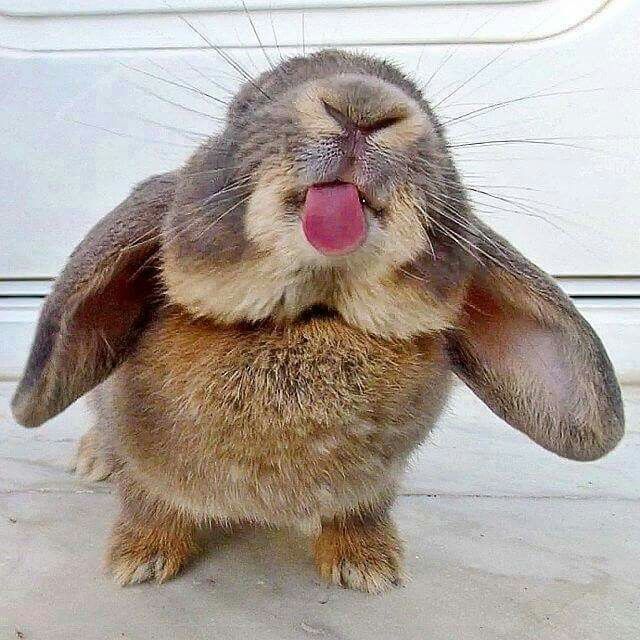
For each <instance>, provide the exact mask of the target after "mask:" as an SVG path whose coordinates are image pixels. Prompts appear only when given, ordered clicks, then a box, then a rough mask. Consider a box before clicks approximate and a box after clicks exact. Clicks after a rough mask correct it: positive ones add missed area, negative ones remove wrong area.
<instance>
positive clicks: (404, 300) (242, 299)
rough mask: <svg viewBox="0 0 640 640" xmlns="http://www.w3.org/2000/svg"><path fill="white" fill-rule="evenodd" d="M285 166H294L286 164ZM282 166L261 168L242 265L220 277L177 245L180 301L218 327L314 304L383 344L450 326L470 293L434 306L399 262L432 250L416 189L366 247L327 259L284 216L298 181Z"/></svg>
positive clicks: (396, 203)
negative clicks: (428, 248)
mask: <svg viewBox="0 0 640 640" xmlns="http://www.w3.org/2000/svg"><path fill="white" fill-rule="evenodd" d="M285 167H286V165H285ZM285 167H283V166H282V165H280V166H277V167H269V168H266V169H264V170H263V171H262V173H261V177H260V178H259V180H258V181H257V185H256V187H255V189H254V191H253V194H252V196H251V199H250V202H249V207H248V211H247V216H246V232H247V236H248V237H249V239H250V240H251V241H252V243H253V249H252V251H251V252H250V253H249V254H248V255H247V256H246V257H245V260H244V261H243V262H242V263H241V264H231V265H229V266H228V267H221V268H220V269H218V270H216V271H215V272H213V273H212V272H211V270H209V269H207V268H202V267H201V266H200V265H199V263H194V262H190V261H189V260H188V259H185V258H184V257H182V256H179V255H178V254H177V252H176V251H175V250H172V249H171V248H169V250H168V251H166V252H165V256H164V263H163V276H164V280H165V283H166V286H167V291H168V294H169V296H170V298H171V299H172V300H174V301H175V302H177V303H179V304H181V305H183V306H184V307H185V308H187V309H189V311H191V313H193V314H194V315H196V316H203V317H210V318H212V319H215V320H217V321H220V322H225V323H233V322H240V321H243V320H262V319H264V318H268V317H276V318H280V319H283V320H291V319H295V318H296V317H298V316H299V315H300V313H301V312H302V311H304V309H306V308H308V307H309V306H311V305H314V304H324V305H326V306H329V307H331V308H333V309H335V310H336V311H338V313H340V315H341V316H342V318H343V319H344V320H346V321H347V322H349V323H350V324H352V325H353V326H355V327H359V328H361V329H363V330H365V331H368V332H370V333H372V334H374V335H378V336H381V337H384V338H411V337H413V336H417V335H420V334H424V333H435V332H437V331H442V330H443V329H445V328H447V327H450V326H452V324H453V322H454V320H455V318H456V317H457V315H458V313H459V307H460V304H461V302H462V295H463V292H464V290H463V288H459V289H454V290H453V291H452V292H451V299H450V300H435V299H434V297H433V296H432V295H431V294H430V292H429V291H428V290H426V289H425V288H424V287H422V286H420V283H419V282H416V280H415V279H412V278H410V277H408V276H407V274H406V273H405V272H404V271H402V269H401V266H402V265H404V264H407V263H409V262H410V261H411V260H413V259H414V258H415V257H416V256H417V255H418V254H419V252H420V251H422V250H423V249H424V244H425V242H426V239H425V234H426V232H425V229H424V227H423V226H422V224H421V222H420V219H419V217H418V216H417V215H416V211H417V208H416V206H415V203H414V197H413V195H412V193H411V191H410V190H408V189H405V190H398V191H397V192H396V193H395V194H394V196H393V199H392V201H391V202H390V203H389V208H390V209H391V210H392V212H393V215H391V216H390V219H389V221H388V223H387V224H386V225H385V226H384V227H383V226H381V225H379V224H378V223H376V222H375V220H374V219H370V228H369V235H368V239H367V243H366V245H365V246H364V247H362V249H361V250H360V251H359V252H358V253H357V254H356V255H350V256H347V257H337V258H336V257H329V256H323V255H321V254H319V253H318V252H317V251H315V250H314V249H313V248H312V247H311V245H309V243H308V242H307V241H306V239H305V238H304V236H303V233H302V230H301V226H300V223H299V221H298V220H297V219H295V218H291V216H287V215H285V213H284V211H283V199H284V196H285V194H286V192H287V190H289V189H290V188H291V184H292V182H294V180H295V178H294V176H292V175H291V174H290V172H288V171H287V170H286V168H285Z"/></svg>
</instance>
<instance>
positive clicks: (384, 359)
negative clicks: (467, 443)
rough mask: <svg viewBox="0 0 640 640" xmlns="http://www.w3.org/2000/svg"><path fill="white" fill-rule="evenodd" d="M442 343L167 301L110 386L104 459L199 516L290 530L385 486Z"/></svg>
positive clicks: (415, 425) (440, 375)
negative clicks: (221, 320) (112, 458)
mask: <svg viewBox="0 0 640 640" xmlns="http://www.w3.org/2000/svg"><path fill="white" fill-rule="evenodd" d="M441 349H442V346H441V344H440V343H439V341H438V340H436V339H432V340H430V339H421V340H418V341H412V342H403V341H386V340H382V339H379V338H375V337H373V336H370V335H368V334H366V333H364V332H362V331H361V330H358V329H355V328H352V327H350V326H349V325H347V324H345V323H344V322H343V321H342V320H340V319H339V318H338V317H335V316H325V317H314V318H312V319H310V320H308V321H300V322H297V323H293V324H289V325H285V326H278V325H276V324H272V323H267V324H265V325H261V326H256V327H250V326H246V327H241V326H233V327H229V326H227V327H224V326H218V325H215V324H213V323H212V322H211V321H208V320H198V321H194V320H193V319H191V318H190V317H189V316H186V315H184V314H183V313H180V312H178V311H176V310H172V311H171V312H168V313H167V315H166V316H165V317H164V318H163V319H162V320H161V321H159V323H158V325H157V326H156V328H155V329H154V331H152V332H149V334H148V340H144V341H143V343H142V344H141V347H140V351H139V353H138V354H137V355H136V357H134V358H133V359H131V360H130V361H129V362H127V363H126V364H125V365H124V366H123V367H122V369H121V370H119V371H118V373H117V374H116V375H115V376H114V378H113V380H112V381H111V384H112V393H113V396H114V397H115V399H116V401H117V403H116V408H117V411H116V413H117V415H116V424H115V425H113V426H114V427H115V429H114V432H115V434H116V439H115V444H114V446H115V448H116V452H117V456H118V457H119V459H120V461H121V463H122V464H124V473H125V474H126V475H127V476H128V477H131V478H134V479H135V481H136V482H137V483H139V484H140V485H142V486H143V487H144V489H145V490H146V491H148V492H150V493H152V494H153V495H155V496H157V497H163V499H164V500H165V501H167V502H168V503H170V504H172V505H173V506H174V507H175V508H179V509H185V510H187V511H189V512H191V513H193V514H194V515H195V516H197V517H198V518H200V519H208V518H213V519H216V520H220V521H226V520H232V521H238V520H254V521H260V522H265V523H270V524H281V525H290V524H292V523H293V524H295V523H301V524H305V521H308V520H317V519H318V518H320V517H329V516H332V515H333V514H334V513H336V512H343V511H345V510H348V509H354V508H356V509H357V508H358V505H359V504H361V503H367V502H369V501H375V500H376V498H377V496H380V495H383V494H386V493H387V492H389V491H390V490H392V489H393V487H394V486H395V484H396V482H397V479H398V474H399V472H400V470H401V468H402V466H403V463H404V461H405V459H406V457H407V456H408V455H409V453H410V452H411V450H412V449H413V448H414V447H415V445H416V444H417V443H418V442H420V441H421V440H422V439H423V438H424V436H425V434H426V432H427V431H428V430H429V429H430V426H431V424H432V422H433V419H434V418H435V415H436V414H437V413H438V411H439V409H440V407H439V404H438V405H434V402H433V397H438V398H440V397H441V396H442V394H443V392H444V390H445V389H446V388H447V386H448V379H449V377H448V374H447V373H446V371H445V369H444V364H445V363H444V357H443V354H442V351H441ZM150 363H153V364H152V365H151V366H150ZM427 388H429V389H430V390H431V393H433V394H434V396H432V397H429V398H427V396H426V395H425V394H424V393H423V391H425V390H426V389H427ZM139 397H146V398H148V403H149V405H148V406H147V407H146V408H145V410H144V411H143V412H141V411H139V410H138V409H137V405H138V400H137V399H138V398H139ZM306 524H307V525H308V523H306Z"/></svg>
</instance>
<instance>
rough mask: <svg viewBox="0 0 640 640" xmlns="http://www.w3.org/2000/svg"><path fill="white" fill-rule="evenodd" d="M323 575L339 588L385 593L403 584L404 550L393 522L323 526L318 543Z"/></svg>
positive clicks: (342, 522)
mask: <svg viewBox="0 0 640 640" xmlns="http://www.w3.org/2000/svg"><path fill="white" fill-rule="evenodd" d="M315 563H316V567H317V569H318V572H319V573H320V575H321V576H322V577H323V578H324V579H325V580H327V581H328V582H331V583H333V584H336V585H338V586H341V587H344V588H348V589H357V590H359V591H365V592H367V593H382V592H384V591H387V590H389V589H391V588H392V587H397V586H399V585H401V584H402V582H403V579H404V574H403V572H402V549H401V545H400V542H399V540H398V538H397V535H396V532H395V527H394V526H393V524H391V523H390V522H389V521H385V520H380V521H373V522H371V521H362V520H358V519H350V520H346V521H341V522H335V521H334V522H332V523H329V524H325V525H323V527H322V533H321V534H320V536H319V537H318V539H317V540H316V543H315Z"/></svg>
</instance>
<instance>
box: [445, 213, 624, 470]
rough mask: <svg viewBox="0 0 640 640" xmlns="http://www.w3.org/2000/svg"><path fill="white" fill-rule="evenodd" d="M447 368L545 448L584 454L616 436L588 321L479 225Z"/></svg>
mask: <svg viewBox="0 0 640 640" xmlns="http://www.w3.org/2000/svg"><path fill="white" fill-rule="evenodd" d="M474 224H475V225H476V226H477V229H478V232H477V236H476V245H477V248H478V251H477V256H478V258H479V260H480V262H481V263H482V266H480V267H479V268H478V270H477V272H476V274H475V276H474V277H473V279H472V280H471V283H470V285H469V289H468V291H467V297H466V303H465V307H464V311H463V314H462V318H461V322H460V326H459V328H458V329H457V330H456V331H454V332H452V334H451V335H450V336H449V343H448V347H449V352H450V357H451V360H452V362H453V365H454V370H455V371H456V373H457V374H458V376H459V377H460V378H462V380H464V381H465V382H466V384H467V385H468V386H469V387H470V388H471V389H472V390H473V391H474V392H475V393H476V395H477V396H479V397H480V398H481V399H482V400H483V401H484V402H485V403H486V404H487V405H488V406H489V407H490V408H491V409H492V410H493V411H494V412H495V413H496V414H497V415H498V416H500V417H501V418H503V419H504V420H506V421H507V422H508V423H509V424H511V425H512V426H513V427H515V428H516V429H519V430H520V431H522V432H523V433H525V434H526V435H528V436H529V437H530V438H531V439H532V440H534V441H535V442H537V443H538V444H539V445H541V446H543V447H544V448H545V449H549V450H550V451H553V452H554V453H557V454H558V455H560V456H564V457H566V458H572V459H574V460H594V459H596V458H599V457H601V456H603V455H604V454H605V453H607V452H608V451H610V450H611V449H613V447H614V446H615V445H616V444H617V443H618V441H619V440H620V438H621V437H622V435H623V433H624V414H623V409H622V400H621V397H620V387H619V386H618V382H617V380H616V377H615V374H614V371H613V367H612V366H611V362H610V361H609V358H608V357H607V354H606V352H605V350H604V347H603V346H602V343H601V342H600V339H599V338H598V336H596V334H595V333H594V331H593V329H592V328H591V326H590V325H589V324H588V322H587V321H586V320H585V319H584V318H583V317H582V316H581V315H580V314H579V313H578V311H577V309H576V308H575V307H574V305H573V303H572V302H571V300H570V299H569V298H568V297H567V296H566V295H565V294H564V293H563V292H562V291H561V290H560V288H559V287H558V286H557V285H556V284H555V283H554V282H553V280H552V279H551V278H550V277H549V276H548V275H547V274H546V273H544V272H543V271H541V270H540V269H538V267H536V266H535V265H534V264H532V263H531V262H529V261H528V260H527V259H526V258H524V256H522V255H521V254H520V253H518V251H516V250H515V249H514V248H513V247H512V246H511V245H510V244H509V243H508V242H507V241H506V240H505V239H504V238H502V237H501V236H499V235H498V234H496V233H495V232H493V231H492V230H491V229H489V228H488V227H486V226H485V225H484V224H482V223H480V222H479V221H474Z"/></svg>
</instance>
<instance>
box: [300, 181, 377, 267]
mask: <svg viewBox="0 0 640 640" xmlns="http://www.w3.org/2000/svg"><path fill="white" fill-rule="evenodd" d="M302 229H303V230H304V235H305V236H306V237H307V240H308V241H309V242H310V243H311V244H312V245H313V246H314V247H315V248H316V249H317V250H318V251H319V252H320V253H324V254H333V255H335V254H341V253H348V252H349V251H353V250H354V249H357V248H358V247H359V246H360V245H361V244H362V241H363V240H364V237H365V234H366V226H365V220H364V212H363V211H362V204H360V197H359V195H358V190H357V189H356V187H355V186H354V185H352V184H348V183H344V182H337V183H334V184H324V185H316V186H313V187H310V188H309V191H307V198H306V200H305V203H304V212H303V218H302Z"/></svg>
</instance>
